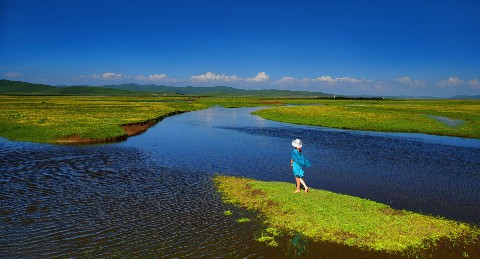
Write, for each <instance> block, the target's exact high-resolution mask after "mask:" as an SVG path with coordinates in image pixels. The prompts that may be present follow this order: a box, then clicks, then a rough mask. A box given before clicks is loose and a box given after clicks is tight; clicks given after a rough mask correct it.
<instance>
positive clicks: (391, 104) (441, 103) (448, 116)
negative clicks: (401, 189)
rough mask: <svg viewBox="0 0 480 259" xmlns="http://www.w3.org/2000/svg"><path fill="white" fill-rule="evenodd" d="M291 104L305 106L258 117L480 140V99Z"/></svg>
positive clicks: (276, 109) (266, 111)
mask: <svg viewBox="0 0 480 259" xmlns="http://www.w3.org/2000/svg"><path fill="white" fill-rule="evenodd" d="M289 103H292V104H299V105H302V106H288V107H274V108H268V109H263V110H260V111H257V112H255V113H254V114H256V115H258V116H261V117H263V118H266V119H269V120H275V121H282V122H288V123H295V124H305V125H314V126H324V127H332V128H340V129H354V130H368V131H385V132H415V133H426V134H433V135H446V136H458V137H467V138H480V101H478V100H475V101H473V100H471V101H470V100H469V101H467V100H408V101H407V100H397V101H395V100H385V101H352V100H349V101H337V100H319V101H316V100H313V101H312V100H293V101H289ZM305 104H307V105H310V106H304V105H305ZM312 105H317V106H312ZM449 122H454V123H449Z"/></svg>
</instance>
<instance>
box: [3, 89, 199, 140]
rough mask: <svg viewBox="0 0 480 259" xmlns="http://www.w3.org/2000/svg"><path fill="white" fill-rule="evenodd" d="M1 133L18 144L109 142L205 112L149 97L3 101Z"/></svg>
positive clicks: (180, 102)
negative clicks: (129, 131)
mask: <svg viewBox="0 0 480 259" xmlns="http://www.w3.org/2000/svg"><path fill="white" fill-rule="evenodd" d="M0 107H1V111H2V112H1V113H0V122H1V123H0V132H1V136H2V137H6V138H8V139H11V140H16V141H31V142H42V143H55V142H68V139H70V138H71V137H76V138H77V139H83V140H85V139H86V140H93V142H105V141H104V140H109V139H110V140H115V139H118V138H119V137H125V136H126V132H125V131H124V129H123V128H122V125H125V124H132V123H143V122H147V121H155V120H159V119H161V118H163V117H164V116H167V115H170V114H174V113H180V112H186V111H192V110H197V109H204V108H206V107H207V106H206V105H205V104H201V103H195V102H190V101H188V100H187V99H176V98H162V99H158V98H151V97H149V98H145V97H73V96H69V97H52V96H42V97H39V96H36V97H33V96H22V97H16V96H3V97H0Z"/></svg>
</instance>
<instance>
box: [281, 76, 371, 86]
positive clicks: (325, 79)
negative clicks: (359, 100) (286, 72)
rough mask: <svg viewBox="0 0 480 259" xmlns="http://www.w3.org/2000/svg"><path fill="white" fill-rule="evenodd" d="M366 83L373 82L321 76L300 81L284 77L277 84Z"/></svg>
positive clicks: (332, 84) (362, 79) (331, 84)
mask: <svg viewBox="0 0 480 259" xmlns="http://www.w3.org/2000/svg"><path fill="white" fill-rule="evenodd" d="M365 82H371V80H367V79H365V78H361V79H356V78H351V77H337V78H333V77H331V76H320V77H316V78H307V77H305V78H303V79H298V78H294V77H289V76H284V77H282V78H281V79H279V80H277V81H276V83H277V84H280V85H281V84H293V83H298V84H300V83H301V84H303V85H312V84H313V85H317V84H323V85H324V84H328V85H330V86H334V85H345V84H347V85H354V84H360V83H365Z"/></svg>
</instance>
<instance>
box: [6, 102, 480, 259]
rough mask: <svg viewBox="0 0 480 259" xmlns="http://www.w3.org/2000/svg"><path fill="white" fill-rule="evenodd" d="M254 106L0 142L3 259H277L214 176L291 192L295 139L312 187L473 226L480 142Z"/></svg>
mask: <svg viewBox="0 0 480 259" xmlns="http://www.w3.org/2000/svg"><path fill="white" fill-rule="evenodd" d="M255 109H258V108H242V109H224V108H219V107H214V108H211V109H208V110H202V111H197V112H191V113H186V114H181V115H176V116H173V117H170V118H167V119H165V120H163V121H162V122H160V123H159V124H157V125H156V126H154V127H152V128H151V129H149V130H148V131H147V132H146V133H144V134H142V135H139V136H136V137H132V138H129V139H128V140H127V141H126V142H123V143H116V144H104V145H91V146H59V145H44V144H34V143H17V142H11V141H6V140H1V141H0V161H1V162H0V163H1V164H0V165H1V166H0V187H1V193H0V217H1V225H0V235H1V239H0V257H1V258H28V257H83V256H89V255H93V256H96V257H98V256H108V255H114V256H115V255H122V256H127V257H134V256H138V257H167V258H174V257H255V258H256V257H271V256H276V257H280V256H283V255H285V253H287V252H288V251H287V250H288V249H286V248H270V247H266V246H265V245H263V244H261V243H258V242H256V241H254V237H255V235H258V231H259V229H261V226H260V223H259V222H258V221H256V220H253V221H251V222H247V223H238V222H237V221H236V220H237V219H238V218H241V217H250V218H254V215H252V213H251V212H248V211H245V210H242V209H239V208H235V207H232V206H229V205H224V204H223V203H222V202H221V200H220V197H219V195H218V194H217V193H216V192H215V188H214V186H213V184H212V182H211V177H212V176H213V174H215V173H220V174H228V175H236V176H245V177H251V178H255V179H259V180H268V181H289V182H292V184H293V176H292V174H291V172H290V169H289V160H290V152H291V149H292V147H291V144H290V143H291V141H292V139H294V138H300V139H302V141H303V143H304V152H305V156H306V157H307V158H308V159H309V160H310V161H311V162H312V167H310V168H308V169H307V171H306V176H305V180H306V182H307V184H309V185H310V186H311V187H313V188H321V189H327V190H331V191H334V192H338V193H346V194H350V195H355V196H360V197H363V198H368V199H372V200H376V201H379V202H383V203H387V204H390V205H392V206H393V207H395V208H399V209H407V210H412V211H418V212H422V213H426V214H433V215H441V216H444V217H447V218H452V219H456V220H460V221H465V222H470V223H476V224H478V223H480V205H479V203H478V201H479V200H480V159H478V158H479V157H480V140H475V139H461V138H451V137H437V136H428V135H421V134H385V133H370V132H357V131H343V130H333V129H327V128H318V127H308V126H297V125H289V124H284V123H277V122H271V121H267V120H264V119H261V118H260V117H257V116H253V115H250V114H249V113H250V112H251V111H253V110H255ZM292 188H293V185H292ZM292 191H293V189H292ZM225 210H232V211H233V212H234V213H233V215H232V216H225V215H224V211H225Z"/></svg>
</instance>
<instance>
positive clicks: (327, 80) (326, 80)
mask: <svg viewBox="0 0 480 259" xmlns="http://www.w3.org/2000/svg"><path fill="white" fill-rule="evenodd" d="M312 81H313V82H322V83H328V84H335V79H334V78H333V77H331V76H320V77H317V78H314V79H312Z"/></svg>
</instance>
